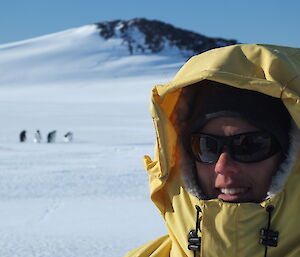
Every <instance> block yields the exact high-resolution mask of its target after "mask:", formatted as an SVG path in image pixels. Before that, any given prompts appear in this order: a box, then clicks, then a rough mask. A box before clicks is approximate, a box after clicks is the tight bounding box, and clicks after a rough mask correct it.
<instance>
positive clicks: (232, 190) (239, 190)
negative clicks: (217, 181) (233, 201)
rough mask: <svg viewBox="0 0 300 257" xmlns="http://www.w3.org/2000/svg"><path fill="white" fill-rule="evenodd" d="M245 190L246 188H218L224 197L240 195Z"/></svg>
mask: <svg viewBox="0 0 300 257" xmlns="http://www.w3.org/2000/svg"><path fill="white" fill-rule="evenodd" d="M246 190H247V189H246V188H220V191H221V192H222V193H223V194H226V195H235V194H240V193H244V192H245V191H246Z"/></svg>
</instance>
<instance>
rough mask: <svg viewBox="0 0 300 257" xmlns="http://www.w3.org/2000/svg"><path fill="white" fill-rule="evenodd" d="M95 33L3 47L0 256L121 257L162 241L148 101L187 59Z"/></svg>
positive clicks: (78, 31)
mask: <svg viewBox="0 0 300 257" xmlns="http://www.w3.org/2000/svg"><path fill="white" fill-rule="evenodd" d="M136 33H138V34H139V36H141V34H140V32H137V31H136ZM99 34H100V30H99V26H97V25H88V26H83V27H79V28H75V29H70V30H67V31H63V32H59V33H55V34H51V35H47V36H43V37H39V38H34V39H31V40H26V41H21V42H16V43H12V44H6V45H0V117H1V120H2V122H1V126H0V256H1V257H46V256H47V257H48V256H49V257H50V256H51V257H97V256H105V257H116V256H123V255H124V254H125V253H126V252H127V251H129V250H130V249H132V248H134V247H137V246H139V245H141V244H143V243H145V242H147V241H149V240H151V239H154V238H155V237H158V236H161V235H163V234H164V233H165V227H164V223H163V220H162V218H161V217H160V216H159V214H158V212H157V211H156V209H155V207H154V206H153V205H152V203H151V202H150V200H149V196H148V194H149V193H148V178H147V175H146V172H144V168H143V164H142V156H143V155H144V154H150V155H151V154H152V152H153V147H154V140H155V138H154V130H153V128H152V127H153V126H152V121H151V117H150V114H149V111H148V109H149V107H148V105H149V104H148V101H149V95H150V94H149V93H150V89H151V88H152V86H153V85H154V84H157V83H161V82H165V81H168V80H170V79H171V78H172V77H173V75H174V74H175V71H176V70H177V69H178V68H179V67H180V66H181V65H182V63H183V62H184V61H185V58H182V54H181V52H180V51H179V50H178V49H175V48H174V47H170V48H165V49H164V51H163V52H160V53H156V54H149V53H144V54H143V53H142V52H141V53H135V54H132V53H131V54H130V53H129V52H128V45H126V44H124V40H123V38H122V37H110V38H102V37H100V36H99ZM140 39H141V40H143V39H142V38H141V37H140ZM185 53H186V51H185ZM23 129H26V130H27V135H28V140H27V142H26V143H19V142H18V134H19V133H20V131H21V130H23ZM37 129H39V130H40V131H41V133H42V136H43V141H42V143H40V144H34V143H33V134H34V132H35V130H37ZM54 129H56V130H57V131H58V132H57V133H58V134H57V140H56V143H54V144H47V143H46V134H47V133H48V132H49V131H51V130H54ZM67 131H73V132H74V142H72V143H64V142H63V135H64V134H65V133H66V132H67Z"/></svg>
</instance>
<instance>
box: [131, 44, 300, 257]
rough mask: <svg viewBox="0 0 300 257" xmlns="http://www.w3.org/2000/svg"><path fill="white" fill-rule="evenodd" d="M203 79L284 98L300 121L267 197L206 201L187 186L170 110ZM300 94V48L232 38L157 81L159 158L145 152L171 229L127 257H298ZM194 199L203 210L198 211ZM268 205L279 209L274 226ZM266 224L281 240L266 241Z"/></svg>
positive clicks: (153, 102)
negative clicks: (192, 246)
mask: <svg viewBox="0 0 300 257" xmlns="http://www.w3.org/2000/svg"><path fill="white" fill-rule="evenodd" d="M202 80H211V81H216V82H220V83H224V84H227V85H230V86H233V87H237V88H242V89H249V90H255V91H258V92H261V93H264V94H267V95H270V96H273V97H277V98H281V99H282V101H283V103H284V105H285V106H286V107H287V109H288V111H289V112H290V114H291V116H292V118H293V120H294V123H295V126H294V128H293V132H291V141H292V143H291V145H290V149H289V156H288V158H287V160H286V161H285V162H284V164H283V165H281V166H282V167H281V168H280V170H279V171H278V172H277V173H278V175H276V176H275V177H274V179H273V181H272V184H271V187H270V190H269V192H268V196H269V197H267V198H266V200H264V201H263V202H261V203H227V202H223V201H221V200H218V199H212V200H202V199H198V198H197V197H195V196H194V195H192V194H191V193H189V192H188V190H186V188H185V186H184V182H183V180H182V177H181V176H180V168H179V165H178V161H177V159H178V158H180V154H179V153H178V151H177V148H176V145H177V136H178V135H177V132H176V128H175V126H174V124H173V123H172V120H173V119H172V115H174V109H175V107H176V104H177V101H178V99H179V95H180V94H181V91H182V88H183V87H186V86H189V85H192V84H194V83H196V82H200V81H202ZM299 95H300V49H296V48H289V47H281V46H273V45H234V46H228V47H223V48H218V49H214V50H210V51H208V52H205V53H202V54H200V55H197V56H194V57H192V58H191V59H190V60H189V61H188V62H187V63H186V64H185V65H184V66H183V67H182V68H181V69H180V71H179V72H178V73H177V75H176V76H175V78H174V79H173V80H172V81H171V82H169V83H166V84H164V85H157V86H155V87H154V89H153V91H152V98H151V113H152V117H153V120H154V125H155V129H156V136H157V142H156V149H155V160H154V161H152V160H151V159H150V157H148V156H145V159H144V161H145V166H146V169H147V171H148V174H149V178H150V190H151V199H152V201H153V202H154V203H155V205H156V206H157V208H158V209H159V211H160V213H161V215H162V217H163V218H164V220H165V222H166V226H167V230H168V235H166V236H164V237H161V238H159V239H157V240H154V241H152V242H150V243H148V244H146V245H144V246H142V247H140V248H138V249H135V250H133V251H131V252H130V253H128V254H127V255H126V256H127V257H130V256H141V257H148V256H151V257H158V256H159V257H161V256H162V257H167V256H173V257H181V256H182V257H183V256H191V257H192V256H202V257H220V256H229V257H263V256H270V257H283V256H285V257H299V256H300V229H298V224H299V221H298V218H299V217H300V167H299V165H300V158H299V141H300V137H299V135H298V134H299V133H298V127H300V102H299ZM249 108H251V106H249ZM175 115H176V114H175ZM196 205H197V206H199V207H200V210H201V211H200V212H198V215H199V217H198V218H197V217H196V215H197V210H196V208H195V206H196ZM270 205H272V206H273V207H274V210H273V212H272V215H271V217H270V223H269V225H268V222H269V212H268V208H267V207H268V206H270ZM196 224H197V225H198V227H197V229H196ZM262 228H269V229H270V230H272V231H278V232H279V236H278V240H277V239H276V235H275V241H276V242H277V246H276V247H272V246H268V247H266V246H265V245H263V244H261V243H260V240H261V238H262V235H261V229H262ZM195 229H196V233H197V237H199V238H201V244H200V245H201V246H200V251H197V252H194V251H192V250H189V249H188V245H189V243H188V234H189V232H190V231H191V230H195ZM272 239H274V238H272V237H271V241H272ZM273 241H274V240H273ZM271 244H272V242H271Z"/></svg>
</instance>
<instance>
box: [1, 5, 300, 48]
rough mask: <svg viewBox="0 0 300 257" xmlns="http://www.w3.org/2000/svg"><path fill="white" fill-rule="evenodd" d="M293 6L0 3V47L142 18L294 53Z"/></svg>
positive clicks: (299, 23) (297, 22) (298, 23)
mask: <svg viewBox="0 0 300 257" xmlns="http://www.w3.org/2000/svg"><path fill="white" fill-rule="evenodd" d="M299 10H300V1H298V0H286V1H283V0H251V1H246V0H227V1H225V0H214V1H213V0H212V1H210V0H205V1H203V0H186V1H183V0H180V1H179V0H173V1H171V0H151V1H149V0H148V1H145V0H127V1H125V0H106V1H102V0H84V1H83V0H82V1H81V0H72V1H71V0H2V1H1V9H0V44H3V43H8V42H14V41H18V40H23V39H28V38H32V37H36V36H40V35H45V34H49V33H53V32H58V31H62V30H65V29H69V28H73V27H79V26H83V25H87V24H91V23H95V22H101V21H111V20H115V19H124V20H127V19H132V18H136V17H144V18H148V19H156V20H160V21H163V22H167V23H170V24H173V25H174V26H176V27H180V28H183V29H188V30H192V31H195V32H198V33H201V34H203V35H206V36H211V37H223V38H226V39H237V40H238V41H239V42H242V43H268V44H277V45H287V46H294V47H300V33H299V31H300V28H299V27H300V19H299Z"/></svg>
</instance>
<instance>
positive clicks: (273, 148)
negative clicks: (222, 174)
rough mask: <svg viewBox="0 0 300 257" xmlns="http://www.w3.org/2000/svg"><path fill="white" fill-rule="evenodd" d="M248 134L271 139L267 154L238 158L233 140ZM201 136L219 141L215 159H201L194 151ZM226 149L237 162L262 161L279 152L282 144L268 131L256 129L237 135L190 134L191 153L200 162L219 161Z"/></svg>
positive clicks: (212, 162) (213, 162)
mask: <svg viewBox="0 0 300 257" xmlns="http://www.w3.org/2000/svg"><path fill="white" fill-rule="evenodd" d="M247 135H252V136H255V135H257V136H260V137H268V138H269V139H270V149H269V151H268V153H266V154H265V155H262V156H261V157H260V158H256V159H254V160H242V159H240V158H236V156H235V153H234V151H233V150H232V149H233V147H232V144H233V143H232V142H233V140H234V139H236V138H238V137H241V136H247ZM201 136H204V137H208V138H212V139H213V140H215V141H216V142H217V146H218V153H216V154H215V158H214V160H211V161H209V162H204V161H202V160H201V159H200V157H199V153H196V151H194V149H195V147H194V144H195V142H196V141H198V142H199V140H200V137H201ZM224 149H226V152H228V153H229V154H230V158H231V159H233V160H234V161H237V162H241V163H255V162H260V161H263V160H266V159H268V158H270V157H271V156H273V155H274V154H276V153H278V152H279V151H280V150H281V148H280V145H279V143H278V141H277V140H276V138H275V137H274V136H273V135H271V134H270V133H268V132H266V131H254V132H247V133H240V134H236V135H232V136H217V135H212V134H207V133H195V134H191V136H190V151H191V154H192V156H193V157H194V159H196V161H198V162H201V163H204V164H215V163H216V162H217V161H218V159H219V158H220V155H221V154H222V153H223V152H225V151H224Z"/></svg>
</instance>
